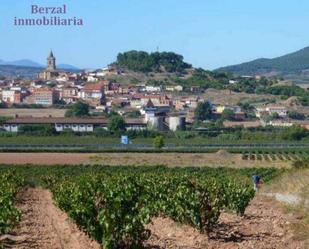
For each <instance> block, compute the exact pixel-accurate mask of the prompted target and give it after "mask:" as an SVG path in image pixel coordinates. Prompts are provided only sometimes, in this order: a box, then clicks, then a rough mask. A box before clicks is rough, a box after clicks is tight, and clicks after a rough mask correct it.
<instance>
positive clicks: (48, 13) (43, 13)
mask: <svg viewBox="0 0 309 249" xmlns="http://www.w3.org/2000/svg"><path fill="white" fill-rule="evenodd" d="M30 7H31V15H32V17H31V18H19V17H16V16H15V17H14V25H15V26H83V25H84V21H83V19H82V18H78V17H75V16H74V17H70V18H67V17H65V15H67V12H68V8H67V5H65V4H64V5H62V6H59V7H42V6H38V5H31V6H30ZM34 15H35V17H34Z"/></svg>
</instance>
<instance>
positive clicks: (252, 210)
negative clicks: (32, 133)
mask: <svg viewBox="0 0 309 249" xmlns="http://www.w3.org/2000/svg"><path fill="white" fill-rule="evenodd" d="M18 208H19V209H20V210H21V211H22V220H21V222H20V223H19V225H18V226H17V228H16V229H15V230H14V231H13V232H12V233H11V235H9V236H7V239H6V240H5V248H15V249H29V248H34V249H39V248H40V249H99V248H100V246H99V245H98V243H96V242H94V241H93V240H91V239H90V238H89V237H88V236H87V235H85V233H83V232H81V231H80V230H79V229H78V228H77V226H76V225H75V224H73V223H72V222H71V221H70V220H69V219H68V217H67V215H66V214H65V213H63V212H62V211H60V210H59V209H58V208H57V207H56V206H55V205H54V204H53V200H52V195H51V193H50V191H48V190H44V189H41V188H29V189H27V190H25V191H24V192H23V193H21V194H20V195H19V203H18ZM293 221H295V220H294V218H293V217H292V216H290V215H287V214H284V212H283V211H282V209H281V208H280V205H279V203H278V202H277V201H275V200H273V199H271V198H269V197H265V196H261V195H258V196H257V197H255V198H254V200H253V201H252V202H251V204H250V206H249V207H248V208H247V210H246V213H245V215H244V217H239V216H236V215H232V214H226V213H224V214H222V215H221V217H220V220H219V224H218V225H217V227H216V228H215V229H214V231H213V232H211V233H210V235H209V236H207V235H205V234H200V233H199V232H198V231H197V230H195V229H193V228H192V227H190V226H188V225H182V224H178V223H176V222H173V221H172V220H171V219H168V218H163V217H159V218H154V219H153V222H152V223H151V224H149V225H147V229H150V230H151V233H152V235H151V237H150V238H149V239H148V241H146V242H145V246H146V248H149V249H167V248H170V249H251V248H252V249H253V248H254V249H282V248H283V249H308V248H305V246H304V244H303V242H301V241H298V240H296V239H295V238H294V236H293V233H292V230H291V229H290V223H291V222H293Z"/></svg>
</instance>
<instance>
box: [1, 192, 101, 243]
mask: <svg viewBox="0 0 309 249" xmlns="http://www.w3.org/2000/svg"><path fill="white" fill-rule="evenodd" d="M18 208H19V209H20V210H21V212H22V219H21V222H20V223H19V225H18V226H17V227H16V229H15V230H14V231H13V232H12V233H11V234H13V235H15V236H10V237H8V241H6V243H5V248H14V249H30V248H33V249H88V248H89V249H99V248H100V246H99V245H98V244H97V243H96V242H94V241H92V240H91V239H90V238H89V237H87V236H86V235H85V234H84V233H83V232H81V231H79V229H78V228H77V226H76V225H75V224H73V223H71V222H70V221H69V219H68V217H67V215H66V214H65V213H63V212H62V211H61V210H59V209H58V208H57V207H56V206H55V205H54V204H53V200H52V195H51V193H50V192H49V191H48V190H44V189H41V188H29V189H27V190H25V191H24V192H23V193H21V194H20V195H19V203H18Z"/></svg>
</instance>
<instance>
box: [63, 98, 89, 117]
mask: <svg viewBox="0 0 309 249" xmlns="http://www.w3.org/2000/svg"><path fill="white" fill-rule="evenodd" d="M88 115H89V105H88V104H86V103H83V102H81V101H78V102H77V103H75V104H73V105H72V106H71V107H70V108H69V109H68V110H67V111H66V113H65V116H66V117H84V116H88Z"/></svg>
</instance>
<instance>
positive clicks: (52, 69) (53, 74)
mask: <svg viewBox="0 0 309 249" xmlns="http://www.w3.org/2000/svg"><path fill="white" fill-rule="evenodd" d="M60 73H61V71H59V70H57V68H56V58H55V57H54V54H53V51H50V53H49V56H48V57H47V67H46V69H45V70H43V71H41V72H40V73H39V74H38V79H40V80H51V79H54V78H57V77H58V76H59V75H60Z"/></svg>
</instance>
